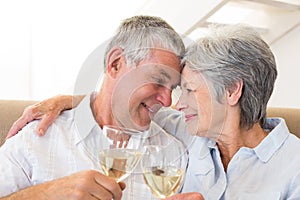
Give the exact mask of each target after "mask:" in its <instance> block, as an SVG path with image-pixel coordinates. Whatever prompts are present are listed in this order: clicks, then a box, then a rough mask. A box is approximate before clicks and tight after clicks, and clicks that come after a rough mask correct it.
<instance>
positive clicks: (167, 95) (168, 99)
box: [157, 87, 172, 107]
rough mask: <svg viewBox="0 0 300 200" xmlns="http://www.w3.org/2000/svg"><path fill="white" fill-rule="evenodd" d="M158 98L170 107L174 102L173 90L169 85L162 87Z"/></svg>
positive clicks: (165, 105)
mask: <svg viewBox="0 0 300 200" xmlns="http://www.w3.org/2000/svg"><path fill="white" fill-rule="evenodd" d="M157 100H158V101H159V102H160V103H161V104H162V105H163V106H164V107H169V106H171V104H172V90H171V89H170V88H167V87H161V90H160V92H159V94H158V96H157Z"/></svg>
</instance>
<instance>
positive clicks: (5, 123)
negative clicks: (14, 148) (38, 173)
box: [0, 100, 300, 146]
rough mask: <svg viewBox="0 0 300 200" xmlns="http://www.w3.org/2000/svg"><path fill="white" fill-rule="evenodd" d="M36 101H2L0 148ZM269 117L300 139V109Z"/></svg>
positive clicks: (275, 111)
mask: <svg viewBox="0 0 300 200" xmlns="http://www.w3.org/2000/svg"><path fill="white" fill-rule="evenodd" d="M33 103H35V101H21V100H0V146H1V145H2V144H3V142H4V140H5V137H6V135H7V133H8V131H9V129H10V127H11V126H12V124H13V123H14V122H15V121H16V120H17V119H18V118H19V117H20V116H21V114H22V113H23V111H24V108H25V107H26V106H28V105H32V104H33ZM267 115H268V117H282V118H284V119H285V120H286V123H287V125H288V127H289V129H290V132H292V133H293V134H295V135H297V136H298V137H299V138H300V108H268V111H267Z"/></svg>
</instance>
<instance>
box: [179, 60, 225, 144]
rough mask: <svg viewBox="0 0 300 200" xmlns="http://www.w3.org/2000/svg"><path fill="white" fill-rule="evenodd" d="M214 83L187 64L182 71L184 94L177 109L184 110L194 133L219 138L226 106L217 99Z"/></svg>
mask: <svg viewBox="0 0 300 200" xmlns="http://www.w3.org/2000/svg"><path fill="white" fill-rule="evenodd" d="M211 88H212V85H211V84H210V83H209V82H208V81H207V80H206V78H205V77H204V76H203V75H202V74H201V73H200V72H198V71H192V70H191V69H190V68H189V65H186V66H185V67H184V69H183V71H182V78H181V90H182V94H181V96H180V98H179V101H178V103H177V104H176V109H177V110H179V111H183V112H184V114H185V122H186V123H187V126H188V130H189V132H190V133H191V134H193V135H198V136H204V137H209V138H217V137H218V136H219V135H220V133H221V132H222V130H223V126H224V125H225V123H224V121H225V116H226V106H225V104H221V103H219V102H218V101H217V100H216V97H215V95H214V92H213V91H214V90H212V89H211Z"/></svg>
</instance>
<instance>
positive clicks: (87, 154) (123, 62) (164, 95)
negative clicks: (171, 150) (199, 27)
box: [0, 16, 185, 199]
mask: <svg viewBox="0 0 300 200" xmlns="http://www.w3.org/2000/svg"><path fill="white" fill-rule="evenodd" d="M184 50H185V49H184V44H183V42H182V40H181V38H180V36H179V35H178V34H177V33H176V32H175V31H174V30H173V29H172V27H171V26H170V25H169V24H167V23H166V22H165V21H163V20H162V19H160V18H157V17H149V16H136V17H132V18H129V19H127V20H125V21H124V22H123V23H122V24H121V25H120V27H119V30H118V32H117V34H116V35H115V36H114V37H113V38H112V40H111V41H110V43H109V45H108V47H107V51H106V54H105V64H106V65H105V72H106V73H105V77H104V81H103V84H102V86H101V88H100V90H99V91H98V92H97V93H95V94H92V95H91V96H86V97H85V98H84V99H83V101H82V102H81V103H80V104H79V106H78V107H77V108H76V109H75V110H74V112H73V111H66V112H64V114H62V115H61V116H59V117H58V119H56V120H55V121H54V123H53V124H52V125H51V126H50V127H49V129H48V132H49V134H47V135H46V136H45V137H42V138H41V137H37V136H36V135H35V134H33V132H35V129H36V127H37V124H38V122H37V121H35V122H33V123H30V124H28V125H27V126H26V127H25V128H23V129H22V131H21V134H18V135H17V136H15V137H13V138H11V139H9V140H7V141H6V142H5V144H4V145H3V146H2V147H1V149H0V158H1V164H0V171H1V172H2V173H1V178H0V182H1V186H0V195H1V196H6V197H3V198H2V199H12V198H13V199H29V198H32V199H112V198H113V199H120V198H121V196H122V192H121V190H122V189H124V187H125V186H124V184H123V183H119V184H118V183H116V182H115V181H113V180H112V179H110V178H108V177H106V176H105V175H103V174H101V173H100V172H98V171H97V170H95V169H97V166H98V160H97V159H96V158H97V153H98V152H97V147H98V145H99V143H98V142H97V141H98V139H99V132H100V131H102V127H103V125H107V124H109V125H117V126H126V127H130V128H134V129H138V130H141V131H144V130H147V129H148V128H149V127H150V123H151V119H152V117H153V115H155V113H156V112H157V111H158V110H159V109H160V108H161V107H162V106H164V107H168V106H170V105H171V91H172V89H173V88H174V87H176V86H177V84H178V83H179V81H180V71H181V60H180V58H181V57H182V55H183V54H184ZM136 176H138V177H140V175H136ZM139 181H140V179H139V178H137V179H136V180H135V176H133V177H132V178H131V179H129V180H128V182H127V184H128V185H129V189H128V190H125V194H124V195H123V196H124V197H125V198H127V199H130V198H133V197H132V196H133V193H134V195H135V196H134V198H135V199H136V198H138V199H139V198H146V197H148V198H151V194H150V193H148V194H147V193H146V191H147V190H145V189H144V188H145V185H144V184H140V182H139ZM139 192H140V193H139Z"/></svg>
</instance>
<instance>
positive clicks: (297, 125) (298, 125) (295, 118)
mask: <svg viewBox="0 0 300 200" xmlns="http://www.w3.org/2000/svg"><path fill="white" fill-rule="evenodd" d="M267 115H268V117H281V118H283V119H285V121H286V124H287V126H288V127H289V130H290V132H291V133H293V134H295V135H297V136H298V137H299V138H300V108H275V107H270V108H268V110H267Z"/></svg>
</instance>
